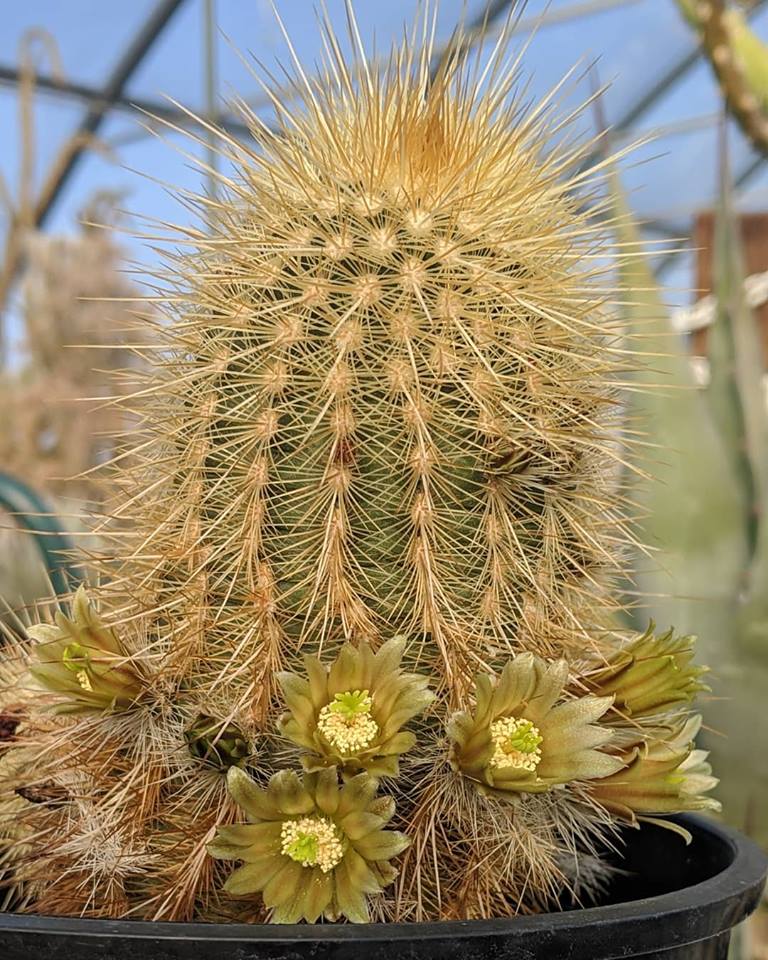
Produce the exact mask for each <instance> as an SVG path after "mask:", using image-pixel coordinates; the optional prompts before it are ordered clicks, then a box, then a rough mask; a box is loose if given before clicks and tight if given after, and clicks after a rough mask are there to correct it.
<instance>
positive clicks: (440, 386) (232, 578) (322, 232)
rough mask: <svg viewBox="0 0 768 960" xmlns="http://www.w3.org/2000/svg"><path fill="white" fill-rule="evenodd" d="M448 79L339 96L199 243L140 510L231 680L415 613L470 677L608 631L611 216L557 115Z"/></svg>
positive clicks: (449, 664) (149, 602)
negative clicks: (590, 211)
mask: <svg viewBox="0 0 768 960" xmlns="http://www.w3.org/2000/svg"><path fill="white" fill-rule="evenodd" d="M422 94H423V91H422V89H421V88H420V87H419V85H418V84H416V85H414V86H413V87H412V88H411V89H405V90H402V91H398V94H397V95H398V96H402V102H400V103H398V102H397V101H396V100H395V99H394V97H395V95H396V94H395V89H394V87H392V88H391V89H390V90H388V91H382V92H372V93H371V95H370V97H369V98H368V99H366V98H363V100H362V101H359V100H358V99H357V98H355V100H354V102H353V101H352V98H351V95H350V94H349V93H348V92H347V91H345V90H344V89H335V90H329V91H328V92H327V94H324V99H323V101H322V102H321V105H320V106H319V107H318V108H317V109H318V110H319V111H320V113H319V114H318V113H312V112H310V114H309V115H305V116H301V115H299V116H298V117H297V118H296V123H297V125H298V128H297V129H295V130H290V129H286V134H285V136H284V137H282V138H280V139H279V140H274V139H271V140H268V141H267V142H265V144H264V152H265V155H264V158H262V159H259V160H258V161H254V160H251V159H246V160H245V161H244V162H243V163H242V165H241V177H242V182H241V184H240V185H238V186H237V187H236V188H234V190H233V192H232V194H231V196H230V198H229V200H228V202H227V203H226V205H225V206H224V207H223V209H222V210H221V211H220V212H219V214H217V218H216V220H215V223H214V225H213V226H212V228H211V229H212V234H213V235H212V236H211V237H209V238H204V239H202V240H201V242H200V243H199V244H198V245H197V247H196V249H195V250H193V251H192V253H191V254H190V255H189V256H188V257H187V258H185V260H184V265H183V270H184V274H185V276H184V281H183V286H182V287H181V289H180V292H179V294H178V296H175V297H174V298H173V303H172V304H171V303H169V305H168V310H169V314H170V319H171V323H170V324H169V326H168V327H167V328H164V329H163V331H162V335H163V337H164V338H166V340H167V346H168V352H167V353H166V354H162V363H161V369H160V370H158V371H157V372H156V374H155V376H159V378H160V380H161V382H160V384H159V385H157V386H156V387H155V388H154V389H153V396H152V400H151V409H150V411H149V417H148V423H147V426H148V428H149V431H150V432H151V435H152V445H151V448H154V451H155V458H154V459H155V463H154V464H153V465H151V466H150V467H149V468H148V470H149V471H150V475H151V477H152V478H153V482H156V483H157V486H156V488H155V492H154V495H153V497H152V498H151V500H150V502H149V504H148V507H147V510H146V513H143V514H141V515H140V516H139V518H138V522H137V530H138V531H139V537H140V547H139V549H138V550H137V553H139V554H141V555H143V556H145V557H146V558H147V563H148V565H149V566H150V567H151V569H150V572H149V574H148V575H144V574H143V581H142V582H143V583H146V584H148V586H149V587H150V591H151V592H152V593H151V594H150V595H148V596H145V597H143V598H142V602H143V603H144V604H145V606H154V607H155V608H156V609H157V611H158V616H165V615H166V613H167V616H168V617H169V618H170V619H171V620H172V621H173V631H174V634H173V639H172V640H171V641H170V646H171V647H173V648H174V649H175V650H176V654H175V657H176V661H177V662H178V663H179V665H180V669H181V670H182V672H184V671H189V670H190V669H192V670H193V671H194V669H195V668H194V666H192V665H191V661H190V658H189V657H187V656H186V655H182V656H178V647H179V645H183V644H188V645H189V652H190V653H191V654H192V655H193V656H194V655H195V654H196V655H198V656H202V657H203V658H204V664H203V667H204V670H205V671H206V672H207V671H208V669H209V666H210V661H211V658H213V659H214V660H215V661H216V663H217V664H218V665H220V667H221V668H222V669H224V667H225V665H226V664H227V662H228V659H229V658H230V657H231V656H232V655H233V652H234V651H236V650H237V651H239V654H238V655H241V654H242V652H243V651H244V650H247V651H248V655H250V656H253V657H254V659H255V660H261V659H262V658H263V657H267V659H269V658H270V657H277V658H278V659H279V660H282V659H284V657H285V656H286V655H287V654H286V651H288V650H291V649H295V648H296V647H297V646H298V647H301V646H304V645H305V644H307V643H310V644H314V643H318V642H319V643H323V644H326V643H328V642H331V643H338V642H341V641H343V640H352V641H359V640H363V639H365V640H372V641H374V642H376V638H377V637H379V636H381V635H383V633H385V632H388V631H391V632H403V633H405V634H406V635H408V636H411V637H417V638H422V643H421V646H420V648H419V649H420V651H421V653H420V657H421V658H422V659H424V661H425V662H427V663H430V664H432V665H434V666H435V667H436V669H437V670H439V672H440V673H441V674H442V678H443V680H444V681H445V683H446V684H447V685H448V687H450V688H451V689H452V691H453V693H454V694H455V695H459V694H460V692H461V691H462V690H464V689H466V687H467V685H468V683H469V681H470V679H471V673H472V671H473V670H474V669H475V666H476V664H477V661H478V657H480V658H481V659H482V660H483V661H484V662H489V661H490V660H491V659H492V657H491V655H490V654H489V653H488V651H489V650H490V649H491V648H495V649H498V650H499V652H500V653H503V655H504V656H508V655H509V653H511V652H514V651H516V650H520V649H524V648H532V649H534V650H535V651H536V652H539V653H542V654H549V655H561V654H562V653H564V652H567V651H568V650H571V649H574V648H576V649H579V650H583V648H584V646H585V644H586V645H589V644H590V643H591V642H593V641H594V638H595V637H596V636H597V635H598V632H599V628H600V627H601V626H602V625H603V623H604V622H605V617H604V611H605V609H606V607H610V606H611V601H610V600H609V599H608V598H607V596H606V592H605V589H604V584H605V579H606V576H605V575H606V572H607V571H610V569H611V568H612V566H613V564H614V558H615V556H616V546H617V542H618V541H619V540H620V539H621V533H620V531H618V532H617V527H616V522H615V511H614V510H613V499H614V497H613V495H612V491H611V483H612V477H611V475H610V469H609V468H608V469H607V468H606V460H607V459H610V455H609V452H608V448H609V428H610V421H611V417H612V409H613V404H614V387H613V379H615V378H614V377H613V376H612V371H614V368H615V367H616V365H617V357H616V355H614V353H613V351H612V345H611V337H612V329H611V325H610V323H609V322H608V320H607V319H606V316H605V314H604V311H603V309H602V303H601V301H602V299H603V296H604V294H603V293H602V292H601V291H600V290H598V289H596V287H595V284H594V283H593V277H592V276H590V272H591V271H590V269H589V264H590V260H589V257H590V245H591V242H592V240H591V230H590V228H589V227H588V225H587V224H586V222H585V220H584V218H583V216H582V215H581V214H579V213H577V211H576V207H575V204H574V203H573V202H572V201H571V200H570V199H568V197H567V189H566V184H556V183H555V181H554V180H553V176H552V171H553V169H554V167H552V165H551V164H550V163H545V162H544V161H543V159H542V156H541V149H540V145H539V141H540V138H541V135H542V132H543V126H542V125H541V124H540V123H537V122H533V121H531V122H529V123H527V124H526V123H523V124H522V125H521V126H518V127H515V128H510V127H509V126H508V124H507V123H506V121H505V120H504V119H503V118H501V117H499V118H491V117H489V116H488V114H487V110H486V109H485V108H484V107H483V106H482V105H481V106H480V107H479V108H476V109H473V107H472V106H471V104H470V102H469V98H468V97H462V96H461V95H459V94H453V95H449V94H448V93H447V92H446V90H445V85H444V83H441V82H438V83H437V84H436V85H435V86H433V87H432V88H431V90H430V93H429V94H428V96H427V100H426V102H422ZM361 111H362V113H361ZM377 116H378V117H379V120H378V123H377V124H374V119H375V118H376V117H377ZM241 160H242V158H241ZM148 486H149V483H148V477H147V476H140V477H139V487H138V490H139V491H145V490H146V489H147V487H148ZM148 531H149V533H148ZM135 560H136V554H132V560H131V571H130V572H129V574H128V575H129V576H130V577H135V572H134V571H135V566H136V563H135ZM182 622H184V623H185V626H182ZM161 633H164V634H165V635H168V631H167V630H164V631H163V630H162V629H161ZM203 634H204V637H205V639H204V642H203V640H202V637H203ZM195 637H197V641H196V640H195ZM244 639H245V646H243V642H244ZM276 647H278V648H279V649H280V650H281V651H282V652H281V653H279V654H278V653H276V652H275V648H276ZM172 656H173V654H172ZM270 662H272V661H270ZM241 676H242V673H241Z"/></svg>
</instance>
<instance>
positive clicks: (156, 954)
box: [0, 817, 768, 960]
mask: <svg viewBox="0 0 768 960" xmlns="http://www.w3.org/2000/svg"><path fill="white" fill-rule="evenodd" d="M677 819H678V820H679V822H681V823H684V824H685V826H686V827H687V828H688V829H689V830H690V831H691V832H692V833H693V837H694V839H693V843H692V844H691V845H690V846H688V847H686V846H684V844H683V842H682V840H679V839H678V838H677V837H675V836H673V835H671V834H670V833H668V832H667V831H662V830H661V829H660V828H658V827H653V826H646V827H644V828H643V829H642V830H641V831H630V832H629V833H628V836H627V847H626V851H625V854H626V856H625V859H624V861H623V866H624V867H625V869H626V870H627V871H630V872H631V875H629V876H624V877H622V878H621V879H620V880H618V881H617V882H616V883H615V884H614V885H613V888H612V890H611V892H610V896H609V900H610V902H609V903H606V904H604V905H603V906H599V907H593V908H589V909H579V910H572V911H568V912H563V913H556V914H545V915H541V916H536V917H519V918H517V919H511V920H490V921H480V920H476V921H466V922H458V923H411V924H403V923H393V924H375V923H373V924H368V925H365V926H353V925H351V924H349V925H347V924H335V925H330V924H329V925H315V926H307V925H302V926H286V927H281V926H271V925H258V926H249V925H245V924H205V923H146V922H143V921H131V920H116V921H111V920H77V919H68V918H63V917H39V916H32V915H21V914H0V958H2V960H22V958H23V960H145V958H146V960H358V958H364V960H422V958H424V960H539V958H541V960H612V958H618V957H644V958H646V960H654V958H658V960H721V958H723V960H724V958H725V957H726V956H727V953H728V942H729V940H730V936H731V929H732V928H733V927H734V926H735V925H736V924H737V923H739V922H740V921H741V920H743V919H744V918H745V917H746V916H748V915H749V913H750V912H751V911H752V910H753V909H754V908H755V906H756V905H757V902H758V899H759V897H760V892H761V890H762V888H763V885H764V883H765V878H766V866H767V865H768V861H767V860H766V857H765V856H764V854H763V853H762V852H761V851H760V850H759V849H758V848H757V847H756V846H755V845H754V844H753V843H751V842H750V841H748V840H746V839H745V838H744V837H742V836H741V835H740V834H739V833H736V832H735V831H733V830H729V829H726V828H724V827H721V826H718V825H716V824H713V823H710V822H708V821H705V820H702V819H700V818H698V817H680V818H677Z"/></svg>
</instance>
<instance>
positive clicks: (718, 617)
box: [612, 175, 747, 660]
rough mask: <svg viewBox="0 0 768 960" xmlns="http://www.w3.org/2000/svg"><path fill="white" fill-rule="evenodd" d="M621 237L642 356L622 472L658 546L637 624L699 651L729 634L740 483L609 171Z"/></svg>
mask: <svg viewBox="0 0 768 960" xmlns="http://www.w3.org/2000/svg"><path fill="white" fill-rule="evenodd" d="M612 182H613V188H612V189H613V195H614V208H615V212H616V216H617V219H618V225H617V232H618V235H619V240H620V242H621V243H622V245H623V251H624V257H623V260H622V262H621V264H620V273H621V280H622V287H623V289H624V290H627V291H632V301H631V302H628V303H626V304H625V306H624V316H625V319H626V325H627V332H628V333H629V334H632V333H634V334H636V335H639V336H641V337H642V338H643V343H644V351H643V352H644V356H643V357H642V358H641V363H640V364H639V369H638V370H637V372H636V373H635V374H634V376H633V381H632V388H633V389H631V390H630V391H629V393H628V398H627V420H628V423H629V425H630V429H637V430H638V431H639V432H640V433H641V434H643V435H644V437H645V439H646V441H647V443H648V461H647V462H646V463H643V464H640V465H639V466H640V468H641V469H642V470H644V471H645V475H639V474H629V473H628V475H627V476H626V483H627V495H628V497H629V499H630V500H631V501H632V503H633V504H635V505H636V509H637V511H638V512H639V514H640V515H641V519H639V520H638V522H637V524H636V529H635V532H636V534H637V537H638V539H639V541H640V542H641V543H644V544H647V545H648V546H649V547H650V548H651V550H655V551H656V554H655V555H653V556H651V557H644V556H639V557H638V560H637V570H636V574H635V586H636V589H637V590H638V592H639V594H640V595H641V597H644V598H645V600H644V601H643V607H642V611H641V615H640V616H639V617H638V622H637V626H638V627H639V628H640V627H644V626H646V625H647V618H648V617H649V616H651V617H652V618H653V619H654V620H656V621H657V622H658V623H662V624H665V625H666V624H669V625H674V626H675V627H676V628H677V629H678V630H679V631H681V632H683V633H695V634H697V635H698V636H699V637H700V643H701V647H702V648H703V650H704V659H705V660H706V652H707V650H708V649H712V648H713V647H714V645H715V644H717V647H718V649H719V650H720V651H722V644H723V642H724V640H726V639H727V638H728V637H730V636H732V635H733V630H734V618H735V614H736V607H737V598H738V593H739V589H740V586H741V578H742V571H743V569H744V566H745V563H746V560H747V538H746V529H745V524H744V517H745V511H746V503H745V492H744V489H743V487H742V486H741V485H740V484H739V483H738V482H737V479H736V476H735V473H734V470H733V466H732V464H731V463H730V462H729V460H728V458H727V457H726V453H725V449H724V446H723V443H722V441H721V438H720V437H719V435H718V432H717V430H716V428H715V425H714V423H713V421H712V418H711V416H710V413H709V410H708V408H707V404H706V403H705V398H704V397H703V396H702V395H701V393H700V392H699V390H698V389H697V388H696V386H695V383H694V380H693V373H692V370H691V366H690V363H689V359H688V356H687V353H686V351H685V348H684V345H683V344H682V343H681V341H680V338H679V337H678V336H677V335H676V334H675V333H674V331H673V330H672V328H671V326H670V323H669V319H668V316H667V310H666V308H665V306H664V305H663V303H662V299H661V295H660V293H659V289H658V285H657V283H656V280H655V278H654V276H653V274H652V272H651V270H650V267H649V264H648V260H647V255H646V254H645V252H644V251H643V250H642V248H641V246H640V242H639V237H638V232H637V228H636V226H635V224H634V223H633V221H632V218H631V215H630V214H629V211H628V207H627V203H626V200H625V198H624V195H623V192H622V188H621V184H620V181H619V179H618V176H617V175H614V177H613V181H612Z"/></svg>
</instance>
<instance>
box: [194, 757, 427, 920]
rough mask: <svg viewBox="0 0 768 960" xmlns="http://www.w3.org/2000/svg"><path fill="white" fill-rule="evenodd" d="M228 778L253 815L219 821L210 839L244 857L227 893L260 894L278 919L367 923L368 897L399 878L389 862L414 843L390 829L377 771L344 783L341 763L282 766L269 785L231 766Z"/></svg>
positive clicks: (218, 850) (229, 855)
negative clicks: (305, 769) (316, 767)
mask: <svg viewBox="0 0 768 960" xmlns="http://www.w3.org/2000/svg"><path fill="white" fill-rule="evenodd" d="M227 785H228V787H229V791H230V793H231V795H232V797H233V798H234V800H235V801H236V802H237V804H238V805H239V806H240V807H241V808H242V809H243V810H244V811H245V813H246V815H247V817H248V819H249V821H250V823H241V824H235V825H233V826H227V827H219V829H218V831H217V834H216V837H215V839H214V840H213V842H212V843H211V844H209V846H208V851H209V853H210V854H211V856H214V857H217V858H219V859H222V860H242V861H243V862H244V863H243V866H241V867H238V869H237V870H235V871H234V873H233V874H232V875H231V876H230V877H229V879H228V880H227V882H226V884H225V886H224V889H225V890H227V892H229V893H231V894H233V895H235V896H247V895H249V894H254V893H261V895H262V898H263V900H264V904H265V906H266V907H267V908H268V909H269V910H270V911H271V912H272V915H271V920H272V922H274V923H297V922H298V921H299V920H307V921H309V922H310V923H314V922H315V921H316V920H317V919H318V918H319V917H322V916H324V917H326V918H328V919H329V920H337V919H339V918H340V917H346V918H347V919H348V920H351V921H352V922H353V923H366V922H368V919H369V914H368V904H367V900H366V898H367V896H368V895H372V894H377V893H379V892H380V891H381V890H383V889H384V887H386V886H387V885H388V884H389V883H391V882H392V880H394V878H395V876H396V875H397V871H396V870H395V868H394V867H393V866H392V865H391V864H390V862H389V861H390V860H391V859H392V858H393V857H396V856H397V855H398V854H399V853H402V851H403V850H405V848H406V847H407V846H408V842H409V841H408V838H407V837H406V836H405V835H404V834H402V833H397V832H396V831H393V830H385V829H384V828H385V826H386V824H387V823H388V822H389V821H390V820H391V819H392V817H393V815H394V812H395V803H394V800H392V798H391V797H377V796H376V789H377V783H376V780H375V779H374V778H373V777H370V776H369V775H368V774H366V773H361V774H358V775H357V776H356V777H352V778H350V779H349V780H348V781H347V782H346V783H345V784H343V786H339V782H338V774H337V771H336V770H335V769H331V768H328V769H325V770H321V771H320V772H319V773H308V774H305V775H304V777H303V779H300V778H299V777H298V776H297V775H296V774H295V773H293V772H291V771H287V770H282V771H280V772H279V773H276V774H275V775H274V776H273V777H272V778H271V779H270V781H269V785H268V786H267V788H266V789H265V790H264V789H261V788H260V787H258V786H257V785H256V784H255V783H254V782H253V781H252V780H251V779H250V778H249V777H248V775H247V774H246V773H245V772H244V771H243V770H241V769H240V768H238V767H232V768H230V770H229V773H228V774H227Z"/></svg>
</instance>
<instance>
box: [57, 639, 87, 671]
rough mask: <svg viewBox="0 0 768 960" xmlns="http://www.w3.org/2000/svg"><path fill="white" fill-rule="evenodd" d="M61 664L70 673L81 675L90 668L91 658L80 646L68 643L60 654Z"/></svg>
mask: <svg viewBox="0 0 768 960" xmlns="http://www.w3.org/2000/svg"><path fill="white" fill-rule="evenodd" d="M61 662H62V663H63V664H64V666H65V667H66V668H67V670H71V671H72V673H78V674H79V673H82V672H83V671H87V670H89V669H90V667H91V658H90V655H89V654H88V651H87V650H86V649H85V647H84V646H82V644H79V643H69V644H67V646H66V647H64V649H63V651H62V653H61Z"/></svg>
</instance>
